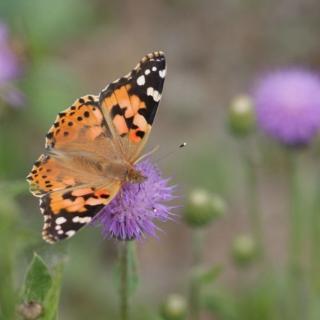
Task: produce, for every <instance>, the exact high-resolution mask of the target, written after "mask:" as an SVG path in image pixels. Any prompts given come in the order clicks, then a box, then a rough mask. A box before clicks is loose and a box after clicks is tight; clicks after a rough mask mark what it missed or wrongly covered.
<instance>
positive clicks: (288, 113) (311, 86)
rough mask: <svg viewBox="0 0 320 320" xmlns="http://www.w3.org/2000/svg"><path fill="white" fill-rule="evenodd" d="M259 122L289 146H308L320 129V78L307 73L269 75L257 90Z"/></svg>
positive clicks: (279, 72)
mask: <svg viewBox="0 0 320 320" xmlns="http://www.w3.org/2000/svg"><path fill="white" fill-rule="evenodd" d="M253 96H254V100H255V105H256V112H257V121H258V124H259V126H260V127H261V129H262V130H264V131H265V132H266V133H267V134H269V135H270V136H272V137H274V138H275V139H277V140H279V141H280V142H281V143H284V144H286V145H289V146H297V145H306V144H308V143H309V142H310V141H311V139H312V138H313V137H314V136H315V135H316V134H317V132H318V130H319V127H320V78H319V77H318V76H317V75H316V74H314V73H312V72H309V71H306V70H304V69H287V70H282V71H277V72H273V73H270V74H268V75H266V76H265V77H264V78H263V79H261V81H260V82H259V83H258V85H257V86H256V88H255V90H254V94H253Z"/></svg>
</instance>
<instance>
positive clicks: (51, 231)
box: [40, 183, 120, 243]
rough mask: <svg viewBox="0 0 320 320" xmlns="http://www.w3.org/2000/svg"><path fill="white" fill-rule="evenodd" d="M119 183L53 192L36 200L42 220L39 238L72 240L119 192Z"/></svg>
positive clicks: (54, 240)
mask: <svg viewBox="0 0 320 320" xmlns="http://www.w3.org/2000/svg"><path fill="white" fill-rule="evenodd" d="M119 188H120V184H119V183H113V184H111V185H108V186H107V187H99V188H93V187H81V186H80V187H78V188H77V189H74V190H69V191H66V190H64V191H56V192H52V193H48V194H46V195H44V196H42V197H41V198H40V210H41V212H42V214H43V217H44V226H43V231H42V237H43V239H44V240H46V241H47V242H49V243H54V242H56V241H58V240H63V239H65V238H70V237H72V236H73V235H74V234H75V233H76V232H77V231H78V230H79V229H80V228H82V227H84V226H86V225H87V224H88V223H90V222H91V220H92V219H93V217H94V216H95V215H96V214H97V213H98V212H99V211H100V210H101V209H102V208H103V207H104V206H105V205H107V204H108V203H109V202H110V201H111V200H112V198H113V197H114V196H115V195H116V194H117V192H118V191H119Z"/></svg>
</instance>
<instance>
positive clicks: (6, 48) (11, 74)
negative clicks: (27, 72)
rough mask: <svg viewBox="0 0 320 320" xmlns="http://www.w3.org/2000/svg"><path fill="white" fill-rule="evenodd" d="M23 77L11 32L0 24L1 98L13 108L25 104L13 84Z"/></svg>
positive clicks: (21, 95)
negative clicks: (12, 46)
mask: <svg viewBox="0 0 320 320" xmlns="http://www.w3.org/2000/svg"><path fill="white" fill-rule="evenodd" d="M20 75H21V66H20V63H19V61H18V58H17V56H16V54H15V53H14V52H13V50H12V48H11V46H10V38H9V30H8V28H7V26H6V25H5V24H4V23H2V22H0V98H1V100H3V101H4V102H5V103H8V104H9V105H11V106H13V107H20V106H22V105H23V103H24V96H23V94H22V93H21V92H20V91H19V90H18V89H16V87H15V86H14V85H13V84H12V82H13V81H14V80H16V79H17V78H18V77H19V76H20Z"/></svg>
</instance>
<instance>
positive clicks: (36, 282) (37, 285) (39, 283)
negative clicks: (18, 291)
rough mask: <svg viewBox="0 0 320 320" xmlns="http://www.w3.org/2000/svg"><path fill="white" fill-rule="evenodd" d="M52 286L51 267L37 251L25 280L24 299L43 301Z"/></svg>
mask: <svg viewBox="0 0 320 320" xmlns="http://www.w3.org/2000/svg"><path fill="white" fill-rule="evenodd" d="M51 286H52V277H51V275H50V273H49V269H48V267H47V266H46V264H45V263H44V261H43V260H42V259H41V257H40V256H38V255H37V254H36V253H35V254H34V256H33V259H32V261H31V264H30V266H29V270H28V272H27V276H26V280H25V287H24V293H23V299H24V301H37V302H39V303H43V301H44V300H45V298H46V295H47V293H48V291H49V290H50V288H51Z"/></svg>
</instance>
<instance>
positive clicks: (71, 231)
mask: <svg viewBox="0 0 320 320" xmlns="http://www.w3.org/2000/svg"><path fill="white" fill-rule="evenodd" d="M75 233H76V232H75V231H74V230H68V231H67V232H66V235H67V236H68V238H70V237H72V236H73V235H74V234H75Z"/></svg>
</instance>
